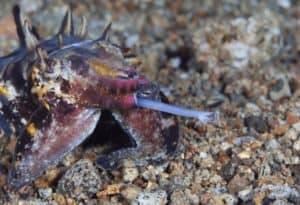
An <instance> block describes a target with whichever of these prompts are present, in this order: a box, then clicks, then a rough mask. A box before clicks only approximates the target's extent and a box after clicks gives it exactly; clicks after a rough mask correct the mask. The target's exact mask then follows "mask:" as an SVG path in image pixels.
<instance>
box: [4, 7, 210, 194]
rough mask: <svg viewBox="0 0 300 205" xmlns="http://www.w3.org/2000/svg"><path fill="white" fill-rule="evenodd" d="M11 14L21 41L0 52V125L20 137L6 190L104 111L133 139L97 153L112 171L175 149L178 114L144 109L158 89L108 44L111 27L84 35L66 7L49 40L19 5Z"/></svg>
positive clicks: (77, 139) (68, 146)
mask: <svg viewBox="0 0 300 205" xmlns="http://www.w3.org/2000/svg"><path fill="white" fill-rule="evenodd" d="M13 14H14V17H15V22H16V27H17V33H18V36H19V40H20V47H19V49H17V50H16V51H15V52H13V53H12V54H10V55H8V56H5V57H1V58H0V69H1V70H0V72H1V80H0V99H1V112H0V117H1V118H0V125H1V128H2V130H3V132H4V134H5V135H6V136H7V137H9V136H11V135H14V136H17V143H16V147H15V153H14V156H13V159H12V164H11V167H10V169H9V174H8V187H9V188H11V189H14V190H18V189H19V188H21V187H22V186H24V185H26V184H28V183H30V182H31V181H33V180H34V179H36V178H37V177H38V176H40V175H41V174H42V173H43V172H44V171H45V170H47V168H48V167H49V166H51V165H54V164H56V163H57V162H58V161H59V160H61V159H62V158H63V157H64V156H65V155H66V154H67V153H69V152H70V151H72V150H73V149H74V148H76V147H77V146H78V145H79V144H81V143H82V142H83V141H84V140H85V139H86V138H87V137H88V136H90V135H91V134H92V133H93V131H94V130H95V128H96V126H97V124H98V123H101V119H100V116H101V113H103V112H104V111H105V112H109V113H110V115H111V116H112V118H113V119H114V121H115V122H117V123H118V125H119V126H120V127H121V128H122V130H123V131H124V133H126V135H127V136H128V137H129V139H130V141H131V142H132V143H131V144H132V145H131V146H130V147H127V148H122V149H119V150H116V151H113V152H111V153H108V154H105V155H102V156H100V157H99V158H98V159H97V161H96V162H97V164H98V165H99V166H100V167H102V168H105V169H111V168H113V167H115V165H116V163H117V162H118V161H119V160H120V159H123V158H131V159H132V160H134V161H135V162H136V164H137V165H143V164H145V163H149V162H150V163H155V162H161V161H164V160H166V159H167V157H168V156H169V155H170V154H172V153H173V152H174V150H175V148H176V145H177V141H178V135H179V134H178V123H177V121H176V119H175V118H174V117H173V116H170V115H166V114H163V113H162V112H159V111H156V110H155V108H153V109H147V108H141V107H147V106H148V101H151V102H152V101H153V102H157V103H159V102H161V101H162V96H161V92H160V90H159V87H158V85H157V84H155V83H153V82H151V81H149V80H148V79H147V78H146V77H145V76H143V75H141V74H139V73H138V72H137V71H136V69H135V67H136V65H135V64H134V63H132V62H134V61H132V60H131V61H130V62H131V63H129V61H128V59H127V58H126V55H125V49H122V48H121V47H119V46H117V45H114V44H112V43H110V42H109V40H108V32H109V30H110V25H108V27H107V28H106V29H105V30H104V32H103V33H102V35H101V36H100V37H99V38H98V39H95V40H90V39H86V38H85V37H86V35H87V30H86V20H85V19H84V18H83V20H82V25H81V26H79V28H78V29H77V30H76V31H75V29H74V24H73V20H72V13H71V11H70V9H69V10H68V11H67V12H66V15H65V17H64V19H63V21H62V23H61V26H60V29H59V31H58V33H57V34H56V35H54V36H53V37H52V38H50V39H47V40H44V39H41V38H40V37H39V35H38V34H37V32H36V31H35V28H34V27H33V26H32V25H31V23H30V21H29V20H28V19H27V18H26V17H25V16H24V15H23V14H22V13H21V12H20V9H19V7H18V6H15V7H14V9H13ZM139 99H144V101H138V100H139ZM137 102H139V103H137ZM138 104H140V106H138ZM161 105H163V104H161ZM154 106H156V107H160V106H157V104H154ZM162 109H164V107H163V106H162ZM209 117H210V120H211V119H213V117H214V115H212V114H211V113H210V116H209ZM11 126H13V127H14V129H11Z"/></svg>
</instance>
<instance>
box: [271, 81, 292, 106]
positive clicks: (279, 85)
mask: <svg viewBox="0 0 300 205" xmlns="http://www.w3.org/2000/svg"><path fill="white" fill-rule="evenodd" d="M290 96H291V89H290V86H289V82H288V79H287V78H286V77H285V76H280V77H279V78H278V79H277V80H276V83H275V84H274V85H273V87H272V88H271V91H270V98H271V99H272V100H274V101H278V100H280V99H281V98H283V97H290Z"/></svg>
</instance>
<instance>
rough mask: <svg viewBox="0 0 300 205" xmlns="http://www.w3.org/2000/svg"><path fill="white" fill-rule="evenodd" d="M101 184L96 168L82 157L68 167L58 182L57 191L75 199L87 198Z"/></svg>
mask: <svg viewBox="0 0 300 205" xmlns="http://www.w3.org/2000/svg"><path fill="white" fill-rule="evenodd" d="M101 186H102V179H101V178H100V176H99V173H98V171H97V169H96V168H95V167H94V165H93V163H92V162H91V161H90V160H88V159H82V160H79V161H78V162H76V164H74V165H73V166H72V167H71V168H69V169H68V170H67V171H66V173H65V174H64V176H63V177H62V178H61V179H60V180H59V182H58V191H59V192H61V193H66V194H69V196H71V197H72V198H75V199H77V200H80V199H88V198H89V197H91V196H93V195H94V194H96V192H97V191H98V190H99V189H100V188H101Z"/></svg>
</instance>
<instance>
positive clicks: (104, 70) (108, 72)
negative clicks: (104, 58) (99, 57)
mask: <svg viewBox="0 0 300 205" xmlns="http://www.w3.org/2000/svg"><path fill="white" fill-rule="evenodd" d="M90 64H91V66H92V67H93V68H94V70H95V71H96V72H97V73H99V74H100V75H103V76H106V77H111V78H114V77H127V75H126V74H125V73H123V72H121V71H118V70H114V69H113V68H110V67H108V66H107V65H105V64H103V63H100V62H99V61H96V60H93V59H92V60H90Z"/></svg>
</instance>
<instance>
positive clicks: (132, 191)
mask: <svg viewBox="0 0 300 205" xmlns="http://www.w3.org/2000/svg"><path fill="white" fill-rule="evenodd" d="M141 191H142V190H141V188H140V187H138V186H136V185H133V184H130V185H127V186H125V187H124V188H123V189H122V191H121V195H122V197H124V198H125V199H126V200H128V201H132V200H134V199H135V198H136V197H137V195H138V194H139V193H140V192H141Z"/></svg>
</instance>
